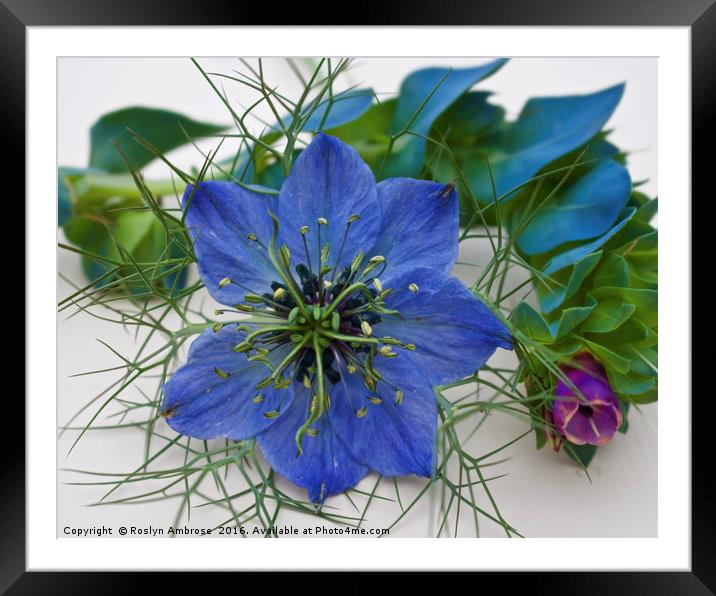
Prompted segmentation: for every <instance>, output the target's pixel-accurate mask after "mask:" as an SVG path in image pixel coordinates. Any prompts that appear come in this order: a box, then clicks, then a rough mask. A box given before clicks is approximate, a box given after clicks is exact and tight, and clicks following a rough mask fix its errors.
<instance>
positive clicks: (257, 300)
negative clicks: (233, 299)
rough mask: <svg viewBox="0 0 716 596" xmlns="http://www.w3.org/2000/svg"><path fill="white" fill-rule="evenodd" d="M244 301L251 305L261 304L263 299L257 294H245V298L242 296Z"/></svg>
mask: <svg viewBox="0 0 716 596" xmlns="http://www.w3.org/2000/svg"><path fill="white" fill-rule="evenodd" d="M244 300H246V302H251V303H252V304H261V303H262V302H263V301H264V299H263V297H261V296H259V295H258V294H246V296H244Z"/></svg>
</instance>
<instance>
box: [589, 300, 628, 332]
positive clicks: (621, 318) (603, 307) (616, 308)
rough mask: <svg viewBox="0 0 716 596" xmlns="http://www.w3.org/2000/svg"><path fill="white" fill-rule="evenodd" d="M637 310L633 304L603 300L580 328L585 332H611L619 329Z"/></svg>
mask: <svg viewBox="0 0 716 596" xmlns="http://www.w3.org/2000/svg"><path fill="white" fill-rule="evenodd" d="M634 311H636V306H634V305H633V304H624V303H622V302H621V301H619V300H602V301H600V302H599V303H598V305H597V307H596V308H595V309H594V311H593V312H592V314H591V315H590V317H589V319H587V321H586V322H585V323H584V324H583V325H582V327H581V328H580V330H581V331H583V332H584V333H609V332H610V331H614V330H615V329H618V328H619V327H620V326H621V325H622V323H624V322H625V321H626V320H627V319H628V318H629V317H630V316H632V315H633V314H634Z"/></svg>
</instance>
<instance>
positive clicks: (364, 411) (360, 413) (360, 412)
mask: <svg viewBox="0 0 716 596" xmlns="http://www.w3.org/2000/svg"><path fill="white" fill-rule="evenodd" d="M367 413H368V408H366V407H365V406H363V407H362V408H361V409H360V410H358V411H357V412H356V416H358V418H363V417H365V415H366V414H367Z"/></svg>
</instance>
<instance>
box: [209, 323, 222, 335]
mask: <svg viewBox="0 0 716 596" xmlns="http://www.w3.org/2000/svg"><path fill="white" fill-rule="evenodd" d="M223 328H224V323H214V324H213V325H212V326H211V330H212V331H213V332H214V333H218V332H219V331H221V330H222V329H223Z"/></svg>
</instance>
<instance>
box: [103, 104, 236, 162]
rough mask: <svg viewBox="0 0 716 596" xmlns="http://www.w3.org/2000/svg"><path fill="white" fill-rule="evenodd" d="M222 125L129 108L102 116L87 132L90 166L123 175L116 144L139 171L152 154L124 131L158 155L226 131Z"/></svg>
mask: <svg viewBox="0 0 716 596" xmlns="http://www.w3.org/2000/svg"><path fill="white" fill-rule="evenodd" d="M226 128H227V127H226V126H223V125H217V124H207V123H205V122H197V121H196V120H192V119H191V118H188V117H187V116H184V115H182V114H178V113H176V112H170V111H168V110H159V109H155V108H145V107H131V108H124V109H121V110H117V111H116V112H111V113H109V114H105V115H104V116H102V117H101V118H100V119H99V120H98V121H97V122H95V124H94V125H93V126H92V129H91V130H90V166H91V167H94V168H100V169H103V170H107V171H108V172H124V171H126V169H127V167H126V164H125V163H124V161H123V160H122V157H121V156H120V154H119V152H118V151H117V149H116V148H115V147H114V145H113V142H116V143H117V144H118V145H119V147H120V148H121V149H122V151H123V152H124V154H125V155H126V157H127V160H128V161H129V163H130V164H131V165H132V167H133V168H136V169H139V168H142V167H144V166H145V165H147V164H148V163H149V162H151V161H152V160H153V159H154V155H152V153H150V152H149V151H147V150H146V149H145V148H144V147H142V146H141V145H140V144H139V143H137V141H135V140H134V139H133V138H132V136H131V134H130V133H129V132H128V130H127V129H131V130H133V131H135V132H136V133H138V134H139V135H141V136H142V137H144V138H145V139H147V140H148V141H149V142H150V143H152V145H154V146H155V147H156V148H157V149H158V150H159V151H160V152H161V153H165V152H167V151H171V150H172V149H176V148H177V147H181V146H182V145H184V144H186V143H188V142H190V140H191V139H197V138H201V137H207V136H211V135H215V134H218V133H220V132H222V131H223V130H226Z"/></svg>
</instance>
